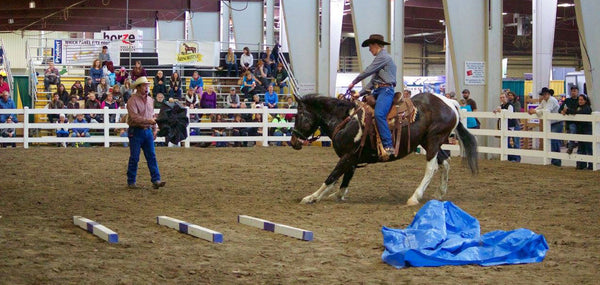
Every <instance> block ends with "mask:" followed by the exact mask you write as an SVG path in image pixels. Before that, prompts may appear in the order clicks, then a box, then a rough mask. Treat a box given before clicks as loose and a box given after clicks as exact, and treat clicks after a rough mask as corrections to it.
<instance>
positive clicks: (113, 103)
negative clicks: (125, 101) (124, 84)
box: [101, 93, 119, 123]
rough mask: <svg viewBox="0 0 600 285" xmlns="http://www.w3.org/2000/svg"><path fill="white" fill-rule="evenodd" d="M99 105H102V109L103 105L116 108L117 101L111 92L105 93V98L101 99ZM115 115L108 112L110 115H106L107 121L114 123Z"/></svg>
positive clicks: (117, 106)
mask: <svg viewBox="0 0 600 285" xmlns="http://www.w3.org/2000/svg"><path fill="white" fill-rule="evenodd" d="M101 107H102V109H104V108H105V107H108V108H109V109H118V108H119V103H117V101H115V100H114V98H113V94H112V93H108V94H106V99H104V101H102V105H101ZM116 117H117V115H116V114H110V115H108V121H109V122H111V123H114V122H115V118H116Z"/></svg>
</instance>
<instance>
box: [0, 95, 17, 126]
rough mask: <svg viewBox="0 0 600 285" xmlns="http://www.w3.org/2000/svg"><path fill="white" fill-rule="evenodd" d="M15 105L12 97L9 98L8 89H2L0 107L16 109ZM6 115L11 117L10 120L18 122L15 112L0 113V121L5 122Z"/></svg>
mask: <svg viewBox="0 0 600 285" xmlns="http://www.w3.org/2000/svg"><path fill="white" fill-rule="evenodd" d="M16 108H17V106H16V105H15V102H14V101H13V100H12V98H10V96H9V94H8V91H6V90H5V91H4V92H2V97H1V98H0V109H16ZM8 117H11V118H12V121H13V122H15V123H18V122H19V120H17V115H15V114H0V123H4V122H6V119H7V118H8Z"/></svg>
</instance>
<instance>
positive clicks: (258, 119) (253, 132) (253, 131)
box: [248, 107, 263, 137]
mask: <svg viewBox="0 0 600 285" xmlns="http://www.w3.org/2000/svg"><path fill="white" fill-rule="evenodd" d="M258 108H260V107H258ZM252 122H254V123H262V122H263V121H262V114H261V113H256V114H254V118H252ZM262 134H263V128H262V127H254V128H249V129H248V135H250V136H252V137H258V136H262Z"/></svg>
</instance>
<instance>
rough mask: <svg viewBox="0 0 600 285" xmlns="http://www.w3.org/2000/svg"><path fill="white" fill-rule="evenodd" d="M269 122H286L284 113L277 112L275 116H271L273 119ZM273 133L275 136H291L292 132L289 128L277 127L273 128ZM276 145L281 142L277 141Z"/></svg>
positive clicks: (279, 144)
mask: <svg viewBox="0 0 600 285" xmlns="http://www.w3.org/2000/svg"><path fill="white" fill-rule="evenodd" d="M271 123H287V121H286V120H285V115H284V114H277V116H275V117H274V118H273V120H272V121H271ZM273 135H274V136H277V137H281V136H288V137H291V136H292V132H291V131H290V129H289V128H285V127H279V128H275V130H273ZM276 144H277V146H281V145H282V144H281V142H280V141H278V142H277V143H276Z"/></svg>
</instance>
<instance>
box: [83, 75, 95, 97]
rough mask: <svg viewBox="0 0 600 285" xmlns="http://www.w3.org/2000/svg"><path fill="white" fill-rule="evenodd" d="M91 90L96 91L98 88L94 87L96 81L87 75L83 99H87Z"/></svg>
mask: <svg viewBox="0 0 600 285" xmlns="http://www.w3.org/2000/svg"><path fill="white" fill-rule="evenodd" d="M90 92H94V93H95V92H96V88H94V83H93V81H92V78H91V77H86V79H85V85H84V86H83V98H82V99H87V96H88V94H90Z"/></svg>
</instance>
